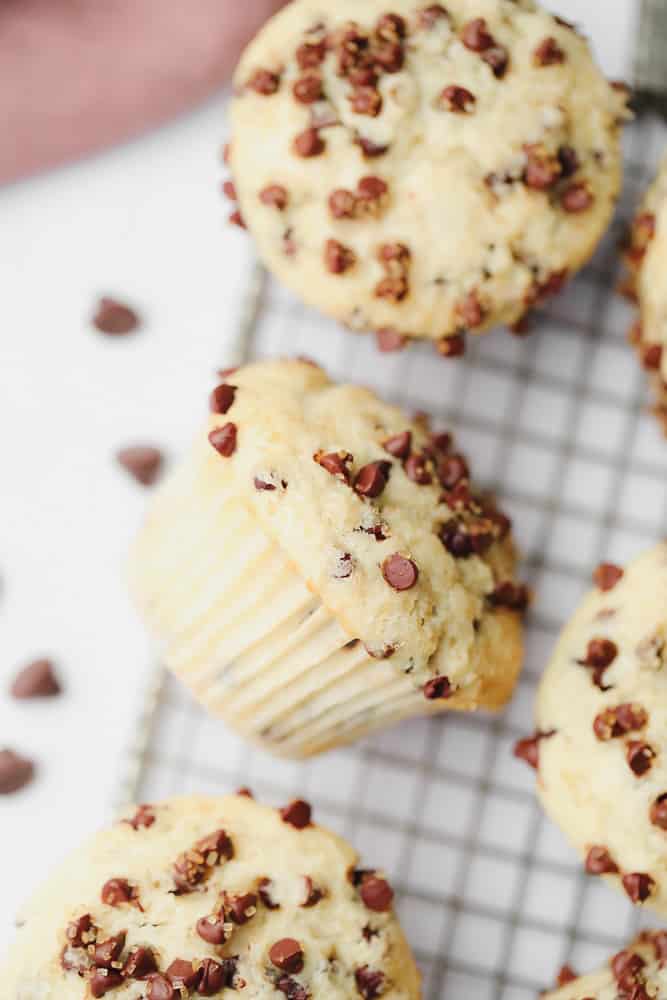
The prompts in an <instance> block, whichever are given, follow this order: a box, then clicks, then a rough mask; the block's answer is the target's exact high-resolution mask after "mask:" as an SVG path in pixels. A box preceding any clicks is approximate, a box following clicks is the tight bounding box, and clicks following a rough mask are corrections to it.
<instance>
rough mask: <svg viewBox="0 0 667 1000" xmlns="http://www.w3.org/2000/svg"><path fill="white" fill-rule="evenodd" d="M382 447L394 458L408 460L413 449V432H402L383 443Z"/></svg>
mask: <svg viewBox="0 0 667 1000" xmlns="http://www.w3.org/2000/svg"><path fill="white" fill-rule="evenodd" d="M382 447H383V448H384V450H385V451H386V452H388V454H390V455H393V456H394V458H400V459H406V458H407V457H408V455H409V454H410V450H411V448H412V431H401V433H400V434H394V435H392V437H390V438H387V439H386V441H383V442H382Z"/></svg>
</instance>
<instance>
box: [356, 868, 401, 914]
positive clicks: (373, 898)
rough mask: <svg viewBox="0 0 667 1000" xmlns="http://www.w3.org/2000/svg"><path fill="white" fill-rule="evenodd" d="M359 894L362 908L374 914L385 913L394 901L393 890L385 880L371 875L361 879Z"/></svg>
mask: <svg viewBox="0 0 667 1000" xmlns="http://www.w3.org/2000/svg"><path fill="white" fill-rule="evenodd" d="M359 894H360V895H361V899H362V902H363V904H364V906H366V907H367V908H368V909H369V910H373V911H374V912H375V913H386V912H387V911H388V910H390V909H391V906H392V903H393V901H394V890H393V889H392V887H391V886H390V885H389V883H388V882H387V880H386V879H384V878H379V877H378V876H377V875H375V874H372V873H371V874H369V875H365V876H363V877H362V881H361V888H360V890H359Z"/></svg>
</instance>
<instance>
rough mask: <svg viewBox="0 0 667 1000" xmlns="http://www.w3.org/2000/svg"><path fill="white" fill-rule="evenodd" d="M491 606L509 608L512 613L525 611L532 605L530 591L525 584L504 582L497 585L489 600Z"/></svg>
mask: <svg viewBox="0 0 667 1000" xmlns="http://www.w3.org/2000/svg"><path fill="white" fill-rule="evenodd" d="M487 600H488V602H489V604H491V605H492V606H493V607H496V608H509V609H510V611H520V612H522V611H525V610H526V609H527V608H528V606H529V604H530V590H529V589H528V587H527V586H526V585H525V584H524V583H513V582H512V581H511V580H504V581H503V582H502V583H499V584H497V585H496V587H495V589H494V590H493V591H492V593H491V594H489V596H488V598H487Z"/></svg>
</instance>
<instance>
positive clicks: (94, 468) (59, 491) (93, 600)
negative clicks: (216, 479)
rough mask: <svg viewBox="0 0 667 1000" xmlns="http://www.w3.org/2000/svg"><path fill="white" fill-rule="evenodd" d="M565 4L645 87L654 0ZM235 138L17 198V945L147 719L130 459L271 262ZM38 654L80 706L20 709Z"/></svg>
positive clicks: (10, 327)
mask: <svg viewBox="0 0 667 1000" xmlns="http://www.w3.org/2000/svg"><path fill="white" fill-rule="evenodd" d="M552 6H553V7H555V8H557V9H558V12H559V13H562V14H563V16H565V17H571V18H572V19H574V20H577V21H578V22H579V23H583V24H584V25H585V27H586V29H587V30H588V31H589V33H591V34H592V35H593V37H594V39H595V44H596V49H597V51H598V55H599V57H600V59H601V61H602V63H603V65H604V67H605V69H606V70H607V72H608V73H609V74H610V75H612V76H618V77H627V76H628V75H629V69H630V52H631V48H632V45H631V42H632V38H633V34H634V23H633V21H634V17H635V16H636V8H637V3H636V0H616V2H611V0H610V2H608V3H605V4H595V5H586V6H587V10H586V11H585V12H583V13H582V11H581V9H580V8H581V6H582V5H581V4H580V3H579V2H578V0H569V2H566V0H563V2H560V3H554V4H553V5H552ZM597 22H599V23H597ZM225 128H226V127H225V98H224V97H220V98H219V99H218V100H216V101H213V102H211V103H210V104H209V105H208V106H207V107H206V108H204V109H203V110H200V111H199V112H197V113H195V114H193V115H192V116H190V117H188V118H187V119H184V120H181V121H179V122H178V123H175V124H174V125H172V126H170V127H168V128H165V129H163V130H161V131H159V132H157V133H154V134H152V135H150V136H148V137H146V138H144V139H142V140H140V141H137V142H134V143H132V144H131V145H128V146H126V147H123V148H122V149H118V150H115V151H113V152H111V153H109V154H107V155H105V156H102V157H99V158H96V159H94V160H91V161H89V162H86V163H83V164H79V165H76V166H74V167H70V168H68V169H65V170H61V171H59V172H57V173H55V174H52V175H49V176H46V177H42V178H38V179H34V180H31V181H28V182H25V183H23V184H19V185H15V186H12V187H10V188H7V189H4V190H1V191H0V456H1V464H0V470H1V471H0V584H1V590H0V687H1V688H2V690H1V691H0V746H2V745H7V746H12V747H14V748H16V749H17V750H19V751H23V752H24V753H26V754H27V755H28V756H32V757H34V758H35V759H36V760H37V761H38V764H39V772H38V776H37V779H36V781H35V782H34V783H33V785H32V786H30V788H29V789H27V790H26V791H24V792H23V793H21V794H19V795H17V796H12V797H6V798H3V799H0V848H1V849H2V856H3V858H4V859H5V864H4V866H3V891H2V893H1V894H0V939H2V940H4V939H6V937H7V935H8V933H9V929H10V926H11V923H12V921H13V917H14V913H15V910H16V907H17V906H18V904H19V903H20V901H21V900H22V899H23V898H24V897H25V896H26V894H27V893H29V891H30V890H31V888H32V886H33V885H34V884H35V883H36V882H37V881H39V880H40V879H41V878H42V877H43V875H44V874H45V873H46V872H47V871H48V869H49V868H50V867H51V866H52V864H53V862H54V861H55V860H56V859H57V858H59V857H61V856H62V855H63V854H64V853H65V852H66V851H67V850H68V849H69V848H71V847H73V846H75V845H76V843H77V842H78V841H80V840H81V839H82V837H83V836H84V835H85V834H86V833H88V832H89V831H91V830H93V829H95V828H96V827H98V826H99V825H100V824H101V823H102V822H103V821H105V819H107V818H108V815H109V808H110V803H111V800H112V796H113V792H114V789H115V787H116V786H117V784H118V780H119V777H120V769H121V766H122V752H123V750H124V748H125V747H126V746H127V743H128V740H129V739H130V737H131V732H132V725H133V722H134V719H135V718H136V714H137V711H138V709H139V705H140V695H141V691H142V685H143V683H144V682H145V668H146V667H147V666H148V665H149V664H150V662H151V651H150V647H149V644H148V641H147V639H146V637H145V635H144V633H143V629H142V628H141V626H140V624H139V622H138V620H137V619H136V617H135V616H134V614H133V611H132V609H131V607H130V605H129V602H128V600H127V597H126V594H125V589H124V585H123V561H124V557H125V553H126V551H127V548H128V545H129V542H130V539H131V537H132V535H133V533H134V531H135V529H136V527H137V525H138V523H139V520H140V518H141V516H142V513H143V509H144V505H145V499H146V496H145V493H144V492H143V491H142V490H141V488H140V487H138V486H137V485H136V484H135V483H134V482H133V481H131V480H130V479H129V478H128V477H126V476H125V475H124V474H123V473H122V472H121V471H120V470H118V469H117V468H116V466H115V463H114V461H113V453H114V451H115V450H116V448H118V447H120V446H123V445H126V444H131V443H133V442H135V441H147V442H149V443H155V444H158V445H160V446H163V447H164V448H165V449H166V450H167V452H168V453H170V454H174V455H176V454H178V453H179V451H180V450H181V449H182V448H183V447H184V446H185V445H186V444H187V442H188V441H189V439H190V438H191V436H192V434H193V432H194V430H195V429H196V428H197V426H198V425H199V424H200V421H201V418H202V416H203V413H204V410H205V405H206V403H205V401H206V396H207V392H208V390H209V389H210V387H211V384H212V376H213V372H214V369H215V367H216V366H217V365H218V363H221V362H222V361H223V360H224V344H225V338H226V337H227V336H228V335H229V334H230V333H231V331H232V330H233V329H234V324H235V321H236V316H237V310H238V300H239V293H240V290H241V289H242V288H243V285H244V281H245V275H246V273H247V268H248V265H249V262H250V254H251V251H250V247H249V243H248V241H247V238H246V237H245V235H244V234H242V233H240V232H237V231H236V230H233V229H231V228H229V227H227V226H226V225H225V218H226V211H225V207H226V206H225V204H224V202H223V199H222V198H221V195H220V193H219V187H220V180H221V178H222V176H223V171H222V168H221V164H220V161H219V150H220V147H221V145H222V142H223V141H224V138H225ZM2 141H11V137H7V136H3V138H2ZM105 293H106V294H111V295H117V296H119V297H120V298H122V299H126V300H129V301H130V302H131V303H133V304H135V305H136V307H137V308H138V310H139V311H140V312H141V314H142V316H143V317H144V319H145V328H144V329H143V330H142V331H141V332H140V333H139V334H137V335H136V336H135V337H133V338H129V337H128V338H119V339H118V340H112V339H109V338H104V337H102V336H101V335H100V334H98V333H96V332H95V331H94V330H93V329H92V328H91V327H90V324H89V322H88V318H89V315H90V312H91V309H92V306H93V304H94V301H95V300H96V298H97V297H98V296H99V295H101V294H105ZM38 655H49V656H51V657H53V658H54V659H55V661H56V662H57V663H58V665H59V669H60V675H61V677H62V679H63V681H64V684H65V687H66V692H65V694H64V696H63V697H62V698H60V699H57V700H54V701H51V702H49V703H46V704H38V703H22V704H18V703H15V702H12V701H11V700H10V699H9V697H8V696H7V695H6V688H7V685H8V683H9V681H10V678H11V677H12V676H13V674H14V671H15V670H16V669H17V668H18V667H19V666H20V665H21V664H22V663H24V662H26V661H27V660H28V659H32V658H34V657H36V656H38ZM8 859H10V861H9V863H7V861H8Z"/></svg>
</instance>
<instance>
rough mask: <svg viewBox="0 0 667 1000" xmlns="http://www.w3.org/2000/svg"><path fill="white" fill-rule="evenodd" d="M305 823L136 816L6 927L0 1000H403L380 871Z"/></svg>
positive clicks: (402, 946) (247, 809) (414, 997)
mask: <svg viewBox="0 0 667 1000" xmlns="http://www.w3.org/2000/svg"><path fill="white" fill-rule="evenodd" d="M356 863H357V856H356V854H355V852H354V851H353V850H352V849H351V848H350V847H349V846H348V844H346V843H345V842H344V841H342V840H340V839H339V838H338V837H336V836H334V835H333V834H332V833H329V832H328V831H326V830H323V829H321V828H320V827H317V826H314V825H313V824H312V823H311V821H310V809H309V807H308V805H307V803H305V802H303V801H300V800H296V801H294V802H292V803H290V804H289V805H288V806H286V807H285V808H284V809H282V810H280V811H278V810H274V809H269V808H266V807H264V806H260V805H257V804H256V803H255V802H254V801H252V799H251V798H249V797H246V796H245V795H243V794H239V795H237V796H231V797H228V798H222V799H216V798H184V799H174V800H171V801H167V802H164V803H162V804H161V805H159V806H141V807H139V809H137V810H133V811H132V812H131V813H129V814H128V816H127V818H126V819H124V820H123V821H122V822H120V823H118V824H117V825H116V826H114V827H112V828H111V829H109V830H106V831H104V832H102V833H100V834H98V835H97V836H96V837H94V838H93V839H92V840H91V841H90V842H89V843H88V844H87V845H85V846H84V847H82V848H81V849H80V850H79V851H77V852H76V853H75V854H74V855H73V856H72V857H71V858H70V859H69V861H67V862H66V863H65V864H64V865H63V866H62V868H61V869H60V870H59V871H58V872H57V873H56V874H55V875H54V876H53V877H52V878H51V879H50V880H49V882H48V883H47V884H46V885H45V886H44V887H43V888H42V889H41V891H39V892H38V893H37V895H36V896H35V898H34V899H33V900H32V902H31V903H30V905H29V906H28V907H27V908H26V910H25V912H24V913H23V914H22V916H21V919H20V923H19V927H20V930H19V932H18V937H17V940H16V941H15V942H14V943H13V944H12V945H11V947H10V951H9V956H8V958H9V961H8V964H7V965H6V966H5V968H4V969H3V976H2V978H3V982H4V983H5V986H4V988H3V993H4V996H5V997H7V1000H84V998H85V1000H89V998H90V997H102V996H108V997H109V998H116V997H117V998H118V1000H139V998H145V1000H183V998H184V997H186V996H187V997H195V996H205V997H221V998H222V997H225V998H227V997H231V996H232V995H233V994H234V993H235V992H236V991H238V994H239V996H249V997H253V998H257V1000H277V998H278V997H280V996H281V994H282V995H283V996H284V997H287V998H288V1000H317V998H321V1000H329V998H335V1000H358V998H359V997H360V996H361V997H363V998H365V1000H372V998H374V997H379V996H382V997H385V998H387V1000H418V998H419V996H420V986H419V975H418V973H417V970H416V967H415V965H414V962H413V960H412V956H411V954H410V951H409V948H408V945H407V943H406V941H405V939H404V937H403V934H402V932H401V929H400V927H399V925H398V923H397V921H396V919H395V917H394V914H393V912H392V897H393V893H392V890H391V887H390V886H389V883H388V882H387V881H386V880H385V879H384V878H383V877H382V876H381V874H380V873H378V872H374V871H371V870H364V871H361V870H359V869H358V868H356Z"/></svg>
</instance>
